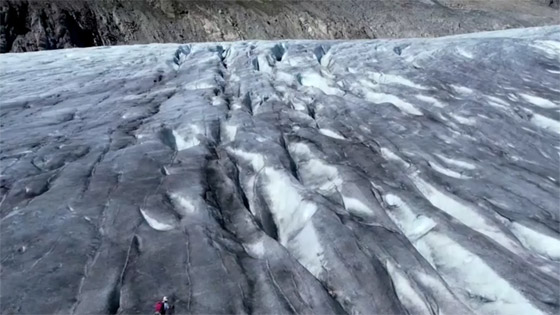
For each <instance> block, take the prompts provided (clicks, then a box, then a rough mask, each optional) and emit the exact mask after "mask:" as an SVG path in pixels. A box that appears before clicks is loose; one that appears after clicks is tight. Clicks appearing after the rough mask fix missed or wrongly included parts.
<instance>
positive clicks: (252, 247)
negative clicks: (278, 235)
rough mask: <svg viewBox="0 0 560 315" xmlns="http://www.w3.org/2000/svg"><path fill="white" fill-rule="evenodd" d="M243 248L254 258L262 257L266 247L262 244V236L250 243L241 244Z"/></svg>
mask: <svg viewBox="0 0 560 315" xmlns="http://www.w3.org/2000/svg"><path fill="white" fill-rule="evenodd" d="M243 248H245V251H246V252H247V253H248V254H249V255H250V256H251V257H254V258H262V257H264V255H265V253H266V247H265V246H264V240H263V239H262V238H260V239H258V240H257V241H255V242H252V243H245V244H243Z"/></svg>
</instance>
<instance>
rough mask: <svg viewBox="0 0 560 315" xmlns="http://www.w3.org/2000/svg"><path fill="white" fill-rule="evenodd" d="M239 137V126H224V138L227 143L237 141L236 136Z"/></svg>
mask: <svg viewBox="0 0 560 315" xmlns="http://www.w3.org/2000/svg"><path fill="white" fill-rule="evenodd" d="M236 135H237V126H236V125H230V124H224V136H225V139H226V141H233V140H235V136H236Z"/></svg>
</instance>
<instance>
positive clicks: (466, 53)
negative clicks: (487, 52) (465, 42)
mask: <svg viewBox="0 0 560 315" xmlns="http://www.w3.org/2000/svg"><path fill="white" fill-rule="evenodd" d="M457 52H458V53H459V55H461V56H463V57H465V58H469V59H473V58H474V55H473V54H472V53H471V52H469V51H466V50H464V49H463V48H461V47H457Z"/></svg>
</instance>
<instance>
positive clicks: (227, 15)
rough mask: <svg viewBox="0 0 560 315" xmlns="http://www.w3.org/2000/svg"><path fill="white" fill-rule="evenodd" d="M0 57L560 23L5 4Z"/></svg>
mask: <svg viewBox="0 0 560 315" xmlns="http://www.w3.org/2000/svg"><path fill="white" fill-rule="evenodd" d="M0 22H1V23H0V52H9V51H12V52H21V51H34V50H43V49H56V48H68V47H88V46H100V45H115V44H127V43H156V42H192V41H222V40H228V41H231V40H239V39H284V38H290V39H297V38H305V39H353V38H385V37H429V36H441V35H449V34H457V33H467V32H474V31H482V30H496V29H504V28H513V27H527V26H539V25H550V24H558V23H560V17H559V16H558V9H557V5H556V4H554V3H553V4H552V6H547V4H546V3H544V2H542V1H541V2H539V1H511V0H508V1H500V0H492V1H484V2H477V1H474V0H469V1H461V2H460V6H457V3H456V2H454V1H436V0H422V1H413V0H397V1H394V0H391V1H387V0H377V1H370V0H350V1H336V0H329V1H268V0H262V1H251V0H247V1H233V0H231V1H181V0H95V1H92V0H89V1H87V0H86V1H65V0H54V1H26V0H7V1H3V2H2V3H1V4H0Z"/></svg>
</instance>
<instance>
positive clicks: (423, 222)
mask: <svg viewBox="0 0 560 315" xmlns="http://www.w3.org/2000/svg"><path fill="white" fill-rule="evenodd" d="M385 202H387V204H389V205H391V206H393V207H392V208H391V209H390V210H389V211H387V214H388V215H389V217H390V218H391V220H393V222H394V223H395V224H396V225H397V226H398V227H399V229H400V230H401V231H402V232H403V233H404V235H405V236H406V237H407V238H408V239H409V240H410V241H411V242H412V243H413V244H414V243H415V242H416V240H418V239H419V238H421V237H422V236H424V235H426V234H427V233H429V232H430V231H431V230H432V229H433V228H434V227H435V226H436V225H437V224H436V222H435V221H434V220H432V219H430V218H428V217H427V216H425V215H421V214H416V213H414V211H412V209H410V207H409V206H408V205H407V204H406V203H405V202H404V201H403V200H402V199H401V198H400V197H399V196H396V195H393V194H387V195H385Z"/></svg>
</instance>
